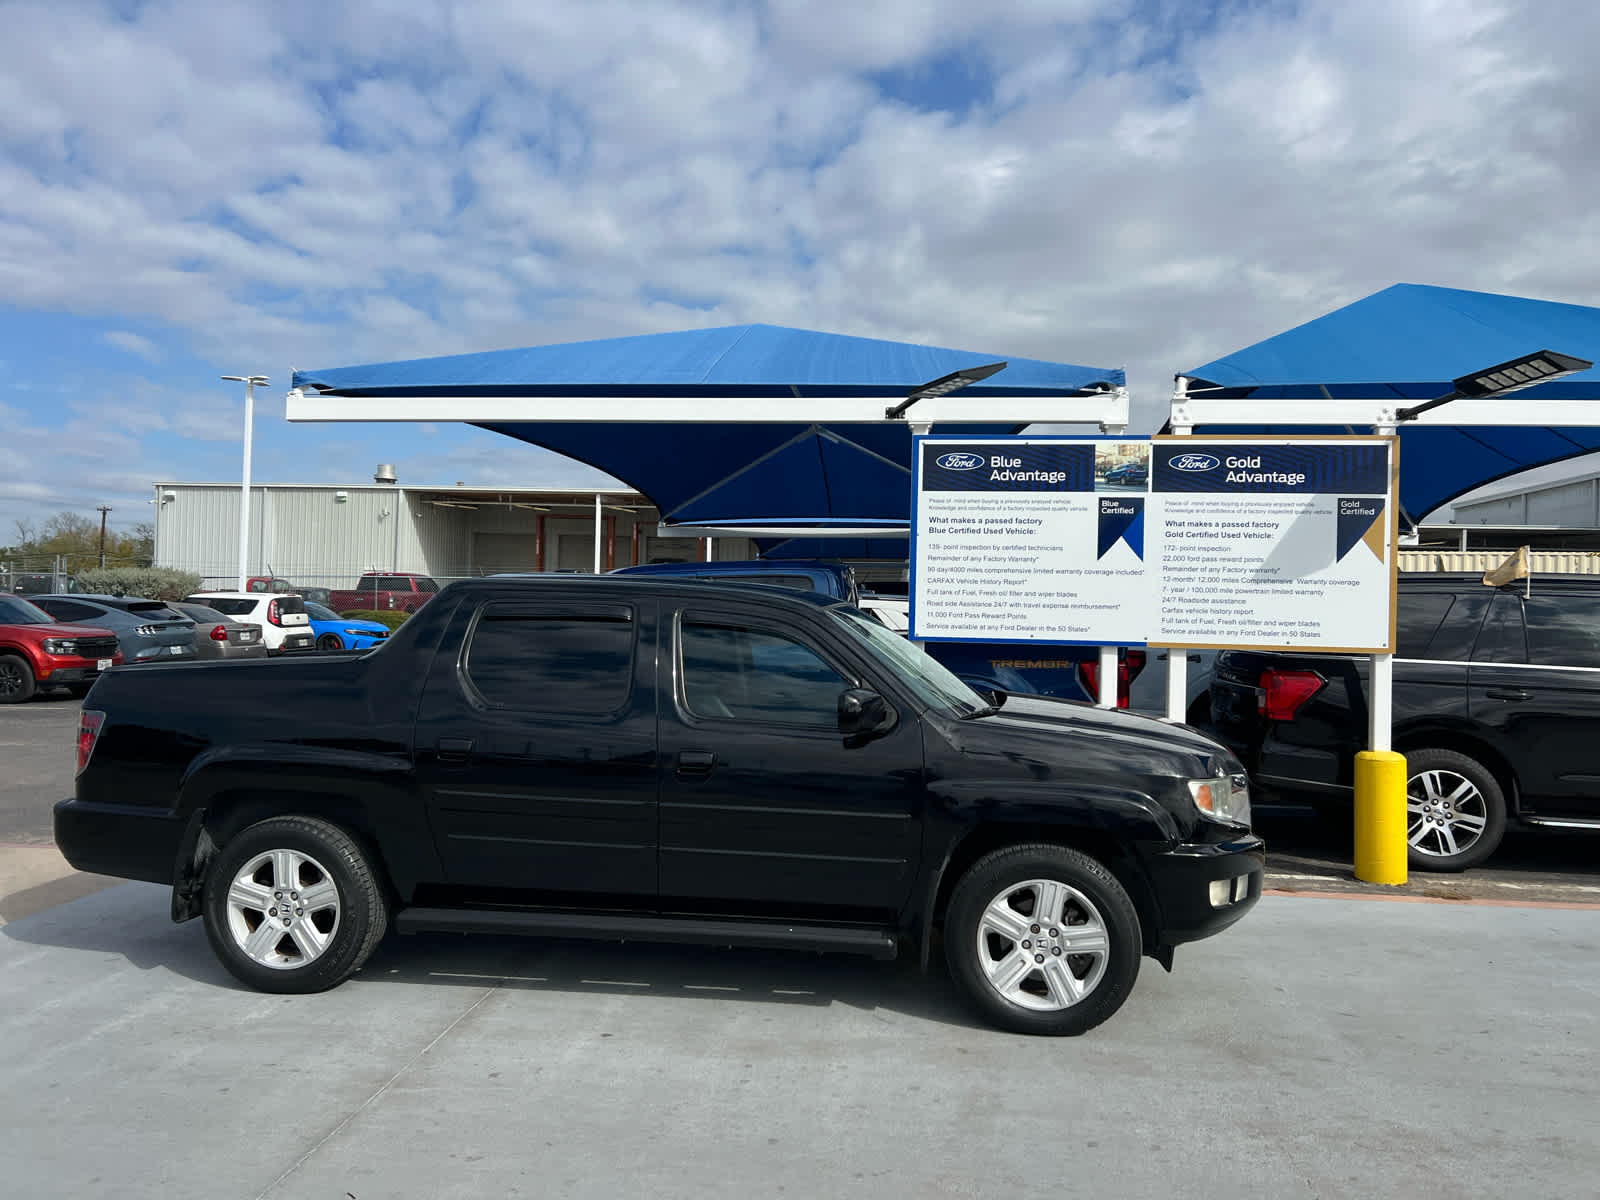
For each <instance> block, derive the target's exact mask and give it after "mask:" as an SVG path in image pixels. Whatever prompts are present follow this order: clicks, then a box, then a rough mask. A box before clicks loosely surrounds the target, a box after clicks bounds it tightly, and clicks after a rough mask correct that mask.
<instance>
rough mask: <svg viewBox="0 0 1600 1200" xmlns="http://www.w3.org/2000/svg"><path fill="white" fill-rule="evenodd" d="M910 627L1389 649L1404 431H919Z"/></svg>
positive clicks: (972, 635)
mask: <svg viewBox="0 0 1600 1200" xmlns="http://www.w3.org/2000/svg"><path fill="white" fill-rule="evenodd" d="M915 473H916V480H915V485H914V487H915V491H914V497H913V510H914V513H913V520H912V537H913V545H912V593H911V597H912V603H911V635H912V636H913V637H915V638H917V639H919V640H927V641H944V640H951V641H958V640H981V641H994V640H1002V641H1004V640H1015V641H1031V642H1054V643H1088V644H1099V645H1113V644H1116V645H1140V644H1147V643H1148V644H1156V645H1174V646H1247V647H1261V648H1266V647H1273V648H1288V649H1308V650H1344V651H1359V652H1363V653H1383V652H1387V651H1390V650H1391V649H1392V647H1393V644H1394V635H1393V609H1392V606H1393V600H1392V597H1393V588H1394V570H1395V554H1394V547H1395V506H1394V500H1393V486H1394V478H1395V461H1394V442H1393V440H1392V439H1389V438H1375V437H1347V438H1339V437H1330V438H1309V437H1295V438H1273V439H1267V438H1203V439H1202V438H1156V439H1153V440H1152V439H1146V438H1028V437H1018V438H996V439H989V440H985V441H982V442H979V441H974V440H970V439H965V440H964V439H959V438H921V439H918V442H917V451H916V472H915Z"/></svg>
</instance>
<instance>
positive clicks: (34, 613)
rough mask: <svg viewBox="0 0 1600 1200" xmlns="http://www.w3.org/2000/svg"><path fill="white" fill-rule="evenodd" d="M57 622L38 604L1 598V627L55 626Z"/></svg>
mask: <svg viewBox="0 0 1600 1200" xmlns="http://www.w3.org/2000/svg"><path fill="white" fill-rule="evenodd" d="M55 620H56V619H55V618H54V617H52V616H51V615H50V614H49V613H47V612H45V610H44V609H42V608H40V607H39V606H38V605H37V604H33V603H30V602H29V601H27V600H20V599H18V598H17V597H16V596H0V625H54V624H55Z"/></svg>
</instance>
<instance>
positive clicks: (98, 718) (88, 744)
mask: <svg viewBox="0 0 1600 1200" xmlns="http://www.w3.org/2000/svg"><path fill="white" fill-rule="evenodd" d="M105 723H106V715H105V713H103V712H95V711H94V710H92V709H88V708H86V709H84V710H83V711H82V712H80V713H79V714H78V769H77V770H76V771H74V772H73V775H75V776H76V775H82V774H83V769H84V768H85V767H87V766H88V765H89V756H90V755H91V754H93V753H94V744H95V743H96V742H98V741H99V740H100V727H101V726H102V725H104V724H105Z"/></svg>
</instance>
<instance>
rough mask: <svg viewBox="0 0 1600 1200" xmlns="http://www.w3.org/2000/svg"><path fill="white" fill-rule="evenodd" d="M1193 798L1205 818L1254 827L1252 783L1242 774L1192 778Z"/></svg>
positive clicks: (1191, 795)
mask: <svg viewBox="0 0 1600 1200" xmlns="http://www.w3.org/2000/svg"><path fill="white" fill-rule="evenodd" d="M1189 796H1190V797H1191V798H1192V799H1193V800H1194V806H1195V807H1196V808H1198V809H1199V810H1200V815H1201V816H1203V817H1210V818H1211V819H1212V820H1214V821H1228V822H1230V823H1234V824H1239V825H1248V824H1250V780H1249V779H1248V778H1247V777H1246V776H1245V774H1244V773H1243V772H1242V771H1241V772H1239V773H1238V774H1236V775H1213V776H1212V777H1211V778H1210V779H1191V780H1189Z"/></svg>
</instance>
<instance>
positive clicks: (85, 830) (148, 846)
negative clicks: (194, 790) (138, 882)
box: [55, 798, 187, 884]
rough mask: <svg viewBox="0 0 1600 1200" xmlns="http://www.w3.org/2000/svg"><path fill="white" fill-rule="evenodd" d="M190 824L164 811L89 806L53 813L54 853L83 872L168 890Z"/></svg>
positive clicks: (67, 804)
mask: <svg viewBox="0 0 1600 1200" xmlns="http://www.w3.org/2000/svg"><path fill="white" fill-rule="evenodd" d="M186 825H187V822H186V821H184V820H183V819H181V818H178V817H175V816H173V815H172V813H170V812H168V811H166V810H165V809H151V808H139V807H136V806H134V805H129V804H89V803H86V802H84V801H82V800H77V799H71V798H69V799H66V800H62V801H60V802H59V803H58V804H57V805H56V807H55V837H56V849H58V850H60V851H61V856H62V857H63V858H65V859H66V860H67V861H68V862H69V863H71V864H72V865H73V866H74V867H76V868H77V869H78V870H80V871H90V872H93V873H94V874H96V875H113V876H116V877H117V878H119V879H142V880H144V881H146V882H148V883H165V884H170V883H171V882H172V879H173V871H174V869H175V867H176V864H177V860H178V847H179V845H180V844H181V843H182V841H183V835H184V830H185V828H186Z"/></svg>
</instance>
